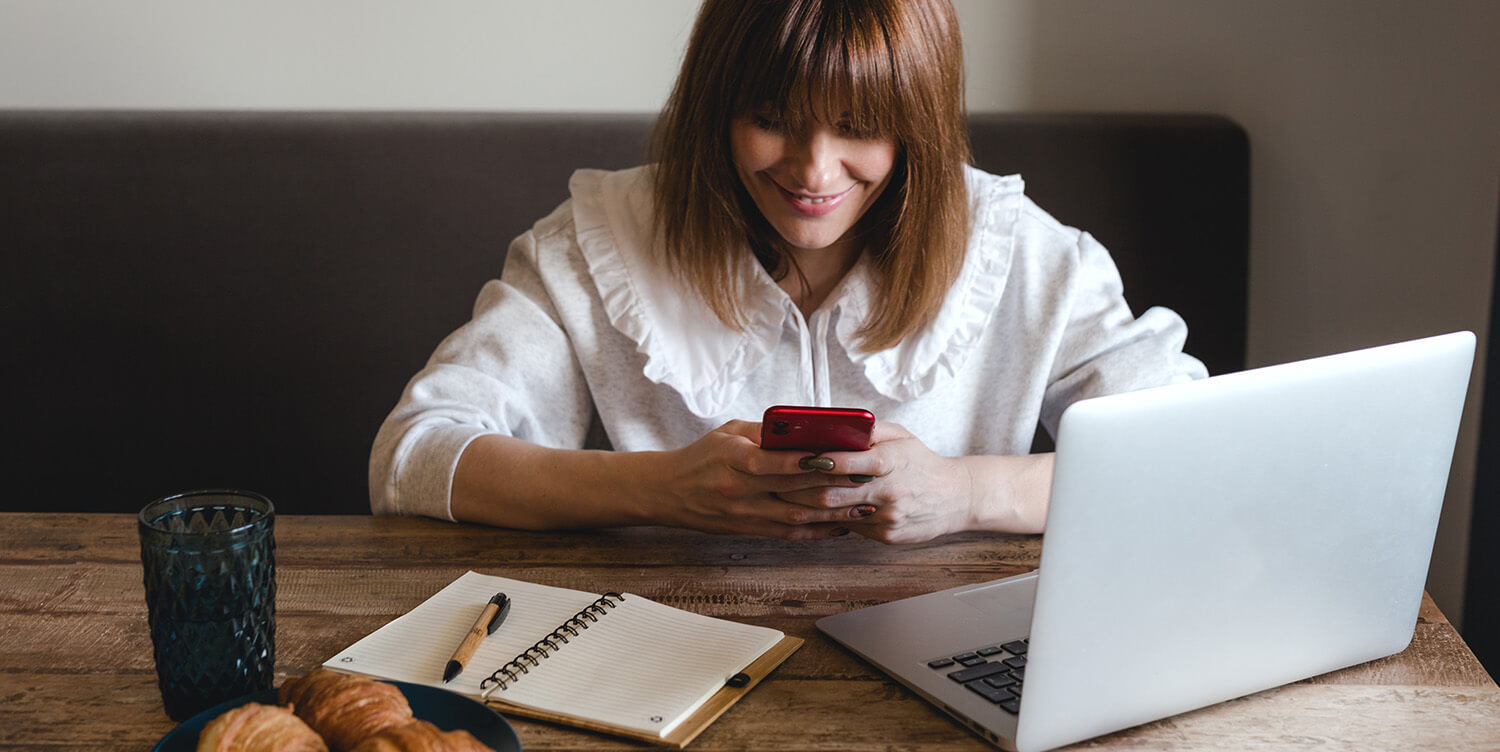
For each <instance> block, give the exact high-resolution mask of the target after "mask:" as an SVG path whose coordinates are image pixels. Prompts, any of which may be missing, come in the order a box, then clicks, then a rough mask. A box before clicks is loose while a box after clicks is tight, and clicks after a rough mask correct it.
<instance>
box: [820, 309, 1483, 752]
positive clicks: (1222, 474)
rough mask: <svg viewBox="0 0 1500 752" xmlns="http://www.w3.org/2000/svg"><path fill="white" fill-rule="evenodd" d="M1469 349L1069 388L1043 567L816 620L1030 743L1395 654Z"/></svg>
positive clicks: (1406, 633) (1439, 492)
mask: <svg viewBox="0 0 1500 752" xmlns="http://www.w3.org/2000/svg"><path fill="white" fill-rule="evenodd" d="M1473 360H1474V335H1473V334H1472V333H1470V332H1456V333H1453V334H1446V335H1442V336H1438V337H1431V338H1427V339H1420V340H1414V341H1410V342H1403V343H1398V344H1394V345H1387V346H1384V347H1376V348H1371V349H1367V350H1359V351H1355V352H1349V353H1343V354H1339V355H1332V356H1328V357H1323V358H1316V359H1312V360H1305V361H1300V362H1296V363H1289V364H1285V365H1278V366H1271V367H1268V368H1261V369H1255V370H1249V371H1242V372H1239V373H1233V374H1227V375H1224V376H1217V377H1214V378H1209V379H1204V380H1201V381H1195V382H1191V383H1186V384H1176V385H1172V386H1166V387H1160V388H1156V389H1148V390H1143V391H1138V392H1132V393H1128V394H1120V395H1113V396H1109V397H1101V398H1097V399H1091V400H1084V401H1081V402H1078V403H1076V404H1074V405H1072V406H1070V407H1069V408H1068V409H1067V411H1066V412H1065V413H1064V414H1063V417H1062V421H1061V424H1060V427H1059V430H1058V437H1057V464H1056V469H1055V471H1054V475H1053V482H1052V496H1051V502H1050V507H1049V510H1048V515H1047V530H1046V534H1045V537H1044V539H1043V544H1042V555H1041V562H1040V566H1039V568H1038V569H1037V570H1035V571H1033V572H1029V573H1026V574H1022V575H1019V576H1016V577H1010V578H1007V579H1002V580H996V581H993V582H987V583H982V584H979V585H972V586H965V587H958V588H952V589H949V590H943V591H940V592H936V593H930V594H928V595H922V596H918V597H914V598H908V599H904V600H900V601H894V602H891V603H885V604H881V605H878V606H873V607H869V608H864V609H859V610H856V611H851V612H848V613H844V614H838V615H835V616H829V617H826V618H823V619H820V620H819V621H818V623H817V624H818V628H819V629H821V630H822V631H823V632H824V633H826V634H827V635H828V636H829V637H831V638H833V639H834V640H836V641H838V642H839V643H841V644H843V645H844V646H845V647H847V648H849V649H850V650H851V651H853V652H854V653H856V654H858V655H859V656H860V657H862V658H864V659H865V660H867V661H869V662H871V663H873V664H875V665H876V666H878V667H879V668H880V669H882V670H883V671H885V672H887V673H889V674H890V675H891V676H893V677H895V678H896V679H898V680H899V681H901V683H903V684H905V685H906V686H907V687H909V688H910V689H911V690H913V691H914V692H916V693H917V694H918V695H921V696H922V697H923V698H924V699H926V700H927V701H929V702H931V703H933V704H934V705H936V706H937V707H939V708H941V709H942V710H943V711H944V712H946V713H948V714H949V715H951V716H953V717H954V718H956V719H958V721H959V722H960V723H961V724H962V725H964V726H966V727H968V728H970V729H971V730H973V731H974V732H975V733H978V734H979V735H980V736H981V737H983V738H984V739H986V740H988V741H990V742H992V743H993V744H995V745H997V746H1000V747H1002V748H1005V749H1014V750H1018V751H1019V752H1036V751H1037V750H1045V749H1052V748H1054V747H1059V746H1062V745H1065V744H1070V743H1073V742H1077V741H1082V740H1084V739H1090V738H1093V737H1095V736H1099V735H1102V734H1106V733H1109V732H1112V731H1117V730H1120V729H1124V728H1129V727H1131V726H1135V725H1138V724H1141V723H1146V722H1148V721H1153V720H1156V719H1159V718H1165V717H1167V716H1171V715H1176V714H1178V713H1183V712H1186V711H1189V710H1192V709H1194V708H1200V707H1203V706H1206V705H1212V704H1214V703H1218V702H1222V701H1225V700H1229V699H1233V698H1235V697H1240V696H1242V695H1246V694H1250V693H1252V692H1257V691H1260V690H1264V689H1269V688H1272V687H1276V686H1279V685H1282V684H1286V683H1289V682H1293V681H1297V680H1300V679H1304V678H1307V677H1309V676H1315V675H1318V674H1322V673H1326V672H1329V671H1333V670H1336V669H1340V668H1344V667H1346V666H1352V665H1355V664H1358V663H1363V662H1365V661H1369V660H1374V659H1376V658H1381V657H1384V656H1387V655H1391V654H1393V653H1397V652H1400V651H1401V650H1403V649H1405V647H1406V646H1407V644H1409V643H1410V641H1411V638H1412V634H1413V631H1414V629H1415V626H1416V620H1417V610H1418V608H1419V607H1420V605H1421V600H1422V592H1423V587H1424V582H1425V580H1426V577H1427V566H1428V562H1429V559H1430V557H1431V555H1432V547H1433V539H1434V536H1435V534H1436V530H1437V524H1438V512H1439V510H1440V509H1441V507H1442V502H1443V492H1444V490H1445V488H1446V485H1447V480H1448V470H1449V465H1450V463H1451V461H1452V458H1453V447H1454V441H1455V438H1456V436H1457V434H1458V423H1459V416H1460V413H1461V411H1462V409H1463V404H1464V394H1465V392H1466V391H1467V388H1468V382H1469V369H1470V366H1471V365H1472V363H1473Z"/></svg>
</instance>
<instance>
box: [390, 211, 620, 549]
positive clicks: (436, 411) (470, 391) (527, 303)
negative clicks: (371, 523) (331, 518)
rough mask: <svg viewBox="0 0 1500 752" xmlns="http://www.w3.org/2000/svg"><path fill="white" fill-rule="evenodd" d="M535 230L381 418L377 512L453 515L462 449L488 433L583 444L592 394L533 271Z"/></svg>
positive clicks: (543, 442)
mask: <svg viewBox="0 0 1500 752" xmlns="http://www.w3.org/2000/svg"><path fill="white" fill-rule="evenodd" d="M540 226H541V225H539V227H540ZM537 233H538V230H536V229H533V230H532V231H531V232H528V233H526V234H525V235H522V236H521V237H519V238H517V239H516V241H515V242H513V243H512V244H511V247H510V251H509V253H508V254H507V256H506V261H505V268H504V270H503V272H502V274H501V277H500V279H498V280H493V281H490V282H488V283H486V284H485V286H484V287H483V289H481V290H480V293H479V298H478V300H477V301H476V302H475V304H474V315H473V318H472V319H470V321H469V322H468V323H467V324H465V325H464V326H462V327H460V328H459V329H458V330H457V331H455V332H454V333H453V334H451V335H449V336H448V337H447V338H446V339H445V340H443V342H442V344H440V345H439V346H438V348H437V351H436V352H435V353H433V355H432V357H431V359H429V360H428V362H427V366H426V367H425V368H423V369H422V370H421V371H420V372H419V373H417V375H416V376H415V377H413V378H412V380H411V382H410V383H408V384H407V386H406V390H405V391H404V392H403V393H402V395H401V399H400V401H399V402H398V403H397V404H396V407H395V409H394V410H392V411H391V414H390V415H389V416H388V417H387V418H386V419H385V423H384V424H382V425H381V427H380V430H379V432H378V433H377V434H376V436H375V445H374V447H373V449H372V450H371V453H370V509H371V511H373V512H374V513H375V514H408V515H426V516H429V517H437V518H440V519H447V520H452V519H453V513H452V509H451V506H450V492H451V490H452V486H453V474H454V471H455V470H456V469H457V467H458V459H459V457H460V456H461V455H462V454H463V451H464V449H465V448H466V447H468V445H469V442H471V441H473V440H474V439H475V438H477V437H479V436H483V435H485V434H500V435H505V436H514V437H516V438H519V439H524V440H526V441H530V442H533V443H536V444H541V445H545V446H553V447H567V448H580V447H582V446H583V445H584V442H585V439H586V437H587V435H588V430H589V423H590V419H591V417H592V415H593V403H592V400H591V398H590V396H589V391H588V388H587V385H586V383H585V380H584V377H583V372H582V369H581V368H580V366H579V363H578V359H577V357H576V356H575V354H574V351H573V347H572V344H571V340H570V339H569V337H568V336H567V333H566V331H565V330H564V329H563V327H562V326H561V324H560V323H559V319H558V316H557V311H556V309H555V308H554V306H553V304H552V300H551V297H550V295H549V293H548V291H547V287H546V285H545V284H544V282H543V279H542V275H541V273H540V271H539V254H538V246H539V245H541V244H542V243H540V242H539V240H538V235H537ZM561 235H562V234H561V233H558V234H554V235H552V236H551V237H552V238H554V239H559V238H560V237H561Z"/></svg>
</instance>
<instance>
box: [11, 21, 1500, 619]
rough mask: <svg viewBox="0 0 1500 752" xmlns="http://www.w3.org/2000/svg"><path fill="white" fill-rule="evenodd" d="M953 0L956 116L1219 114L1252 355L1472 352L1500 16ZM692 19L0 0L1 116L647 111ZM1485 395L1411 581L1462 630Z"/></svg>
mask: <svg viewBox="0 0 1500 752" xmlns="http://www.w3.org/2000/svg"><path fill="white" fill-rule="evenodd" d="M956 2H957V5H958V7H959V12H960V15H961V17H962V19H963V27H964V36H965V43H966V47H967V56H968V63H969V79H968V97H969V105H970V109H971V110H973V111H1006V110H1158V111H1194V112H1214V113H1222V114H1225V115H1228V116H1230V117H1232V118H1234V119H1236V120H1238V121H1239V122H1240V123H1241V124H1243V125H1244V126H1245V127H1246V128H1247V129H1248V130H1249V132H1250V139H1251V144H1252V152H1253V157H1252V160H1253V163H1252V171H1253V180H1254V187H1253V208H1252V221H1251V233H1252V250H1251V280H1250V352H1249V356H1250V361H1251V363H1252V365H1263V364H1269V363H1275V362H1281V361H1286V360H1292V359H1297V358H1302V357H1308V356H1312V355H1319V354H1325V353H1329V352H1335V351H1339V350H1344V349H1349V348H1353V347H1359V346H1366V345H1373V344H1379V343H1383V342H1389V341H1393V340H1397V339H1403V338H1407V337H1414V336H1420V335H1425V334H1433V333H1438V332H1442V331H1448V330H1454V329H1472V330H1474V331H1475V332H1476V333H1478V334H1479V335H1480V339H1481V342H1483V341H1484V337H1485V335H1486V332H1485V328H1486V324H1487V311H1488V305H1489V295H1490V290H1489V288H1490V278H1491V268H1492V263H1493V258H1492V257H1493V254H1494V248H1495V226H1496V217H1495V207H1496V206H1497V203H1500V39H1497V38H1496V30H1497V29H1500V3H1495V2H1489V1H1488V0H1467V1H1462V2H1460V1H1450V0H1439V1H1437V2H1417V1H1416V0H1313V1H1312V2H1308V1H1307V0H1255V1H1254V2H1247V1H1246V0H1130V1H1129V2H1124V1H1122V0H956ZM696 6H697V2H696V0H654V1H652V2H642V1H639V0H637V1H633V2H620V1H619V0H548V1H547V2H535V1H534V0H487V1H481V0H471V1H468V2H463V1H460V0H434V1H431V2H424V3H412V2H395V1H394V0H372V1H370V2H358V3H356V2H352V0H351V1H349V2H331V1H329V0H323V1H321V2H318V1H316V0H314V1H311V2H301V1H299V2H292V1H290V0H264V1H262V2H255V3H249V2H240V3H201V2H193V1H191V0H135V1H134V2H129V3H118V2H108V1H106V0H72V1H71V2H66V3H58V2H55V0H5V2H0V107H81V108H273V109H340V108H350V109H458V110H467V109H480V110H495V109H498V110H552V111H610V110H625V111H640V112H647V111H652V110H655V109H657V108H658V107H659V106H660V104H661V102H662V100H663V98H664V97H665V96H666V93H667V90H668V88H669V87H670V85H671V81H672V76H673V75H674V73H675V68H676V65H677V63H678V60H679V56H680V54H681V50H682V44H683V42H684V40H685V38H686V35H687V32H688V29H689V26H690V24H691V21H692V16H693V12H694V10H695V8H696ZM538 190H545V191H553V192H556V193H558V194H559V196H561V193H562V187H561V186H538ZM1063 219H1066V217H1064V218H1063ZM1189 323H1191V322H1189ZM1480 363H1481V364H1482V363H1483V353H1481V354H1480ZM1476 376H1477V375H1476ZM1475 383H1476V385H1477V384H1478V383H1480V382H1479V381H1478V379H1477V378H1476V381H1475ZM1479 399H1480V395H1479V394H1478V392H1477V386H1476V389H1475V391H1473V392H1471V394H1470V402H1469V410H1468V414H1467V416H1466V419H1465V423H1464V429H1463V432H1462V434H1461V435H1460V437H1459V447H1458V454H1457V458H1456V461H1455V463H1454V471H1453V476H1452V480H1451V482H1450V484H1449V495H1448V501H1447V505H1446V507H1445V510H1444V515H1443V521H1442V525H1441V528H1440V530H1439V534H1438V545H1437V550H1436V553H1435V554H1434V556H1433V564H1432V573H1431V577H1430V579H1429V589H1430V590H1431V592H1432V594H1433V596H1434V598H1436V600H1437V601H1438V603H1439V605H1440V606H1441V607H1442V608H1443V610H1444V611H1445V612H1446V613H1448V614H1449V615H1450V617H1453V618H1455V620H1457V619H1459V618H1461V613H1460V610H1461V606H1462V590H1463V585H1464V571H1463V570H1464V563H1465V561H1466V557H1467V542H1468V535H1467V533H1468V520H1469V510H1470V495H1471V489H1472V485H1473V472H1474V456H1475V446H1476V436H1475V426H1476V425H1477V417H1478V407H1479Z"/></svg>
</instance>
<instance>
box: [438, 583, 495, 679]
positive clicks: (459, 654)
mask: <svg viewBox="0 0 1500 752" xmlns="http://www.w3.org/2000/svg"><path fill="white" fill-rule="evenodd" d="M509 613H510V597H509V596H507V595H506V594H505V593H495V597H493V598H491V599H490V602H489V603H487V604H485V607H484V610H483V611H480V612H479V619H478V620H476V621H475V622H474V627H473V628H472V629H470V630H469V633H468V634H467V635H465V636H464V641H463V642H462V643H460V644H459V646H458V650H455V651H453V657H452V658H450V659H449V660H448V665H447V666H445V667H444V668H443V682H444V683H447V682H450V681H453V677H455V676H458V675H459V674H460V673H462V672H463V670H464V666H466V665H468V663H469V659H470V658H473V657H474V651H475V650H478V649H479V643H481V642H483V641H484V638H485V637H486V636H487V635H492V634H494V633H495V630H496V629H499V628H500V623H501V622H503V621H505V616H506V614H509Z"/></svg>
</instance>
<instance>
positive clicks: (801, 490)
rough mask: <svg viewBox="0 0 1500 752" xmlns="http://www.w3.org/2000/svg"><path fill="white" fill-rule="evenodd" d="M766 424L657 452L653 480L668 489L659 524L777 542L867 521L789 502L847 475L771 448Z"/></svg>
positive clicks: (738, 425)
mask: <svg viewBox="0 0 1500 752" xmlns="http://www.w3.org/2000/svg"><path fill="white" fill-rule="evenodd" d="M759 437H760V424H759V423H752V422H747V421H740V420H735V421H730V422H728V423H725V424H724V425H722V426H720V427H718V428H716V429H714V430H713V431H711V432H709V433H708V434H707V435H706V436H704V437H702V438H700V439H698V440H697V441H695V442H693V443H692V444H689V445H687V446H685V447H683V448H682V449H678V450H675V451H671V452H661V453H657V454H656V455H655V461H654V462H653V463H652V464H653V465H655V467H654V468H652V473H653V475H654V477H655V480H654V482H655V483H658V484H664V488H663V489H662V490H664V491H665V493H661V494H658V495H657V496H656V498H657V502H656V503H657V504H658V505H659V506H657V507H656V508H655V509H653V510H652V512H651V514H650V516H651V517H653V518H654V519H655V520H656V521H658V522H659V523H660V524H666V525H674V526H677V527H687V528H694V529H697V530H704V531H708V532H714V533H737V534H752V535H763V536H768V537H772V538H786V539H809V538H832V537H837V536H840V535H845V534H847V533H848V532H849V529H850V528H849V526H848V523H849V522H850V521H851V520H858V519H861V518H860V517H859V514H858V512H857V510H855V509H854V508H852V507H847V506H845V507H818V506H816V505H810V504H806V503H794V502H792V501H789V500H787V497H788V496H790V495H812V496H813V497H816V496H817V495H818V494H820V493H822V492H823V491H825V490H827V489H829V488H830V487H835V486H839V485H851V482H850V481H849V480H848V479H847V478H844V477H841V476H837V475H828V474H824V473H820V472H816V471H814V470H813V469H812V468H811V467H810V466H805V465H802V464H799V463H800V462H802V460H804V459H805V458H806V457H808V456H809V455H808V454H806V453H798V452H787V451H766V450H763V449H761V448H760V446H759V443H758V442H759Z"/></svg>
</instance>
